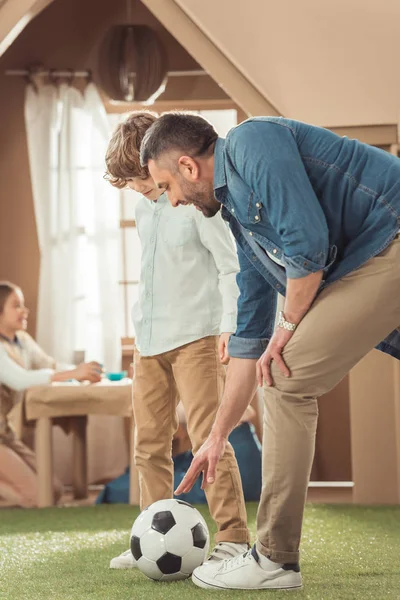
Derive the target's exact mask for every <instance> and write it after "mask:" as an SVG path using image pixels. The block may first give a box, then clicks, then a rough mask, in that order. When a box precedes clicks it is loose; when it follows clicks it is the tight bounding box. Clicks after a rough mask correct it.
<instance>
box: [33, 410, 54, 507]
mask: <svg viewBox="0 0 400 600" xmlns="http://www.w3.org/2000/svg"><path fill="white" fill-rule="evenodd" d="M35 449H36V461H37V476H38V499H37V502H38V506H39V508H44V507H45V506H53V505H54V490H53V443H52V420H51V419H49V418H48V417H42V418H40V419H38V420H37V421H36V439H35Z"/></svg>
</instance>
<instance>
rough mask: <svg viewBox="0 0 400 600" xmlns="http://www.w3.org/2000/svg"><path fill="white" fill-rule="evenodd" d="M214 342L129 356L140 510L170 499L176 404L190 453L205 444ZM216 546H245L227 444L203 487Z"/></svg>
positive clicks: (213, 386)
mask: <svg viewBox="0 0 400 600" xmlns="http://www.w3.org/2000/svg"><path fill="white" fill-rule="evenodd" d="M217 347H218V338H217V337H214V336H213V337H206V338H202V339H200V340H197V341H195V342H192V343H190V344H186V345H185V346H181V347H180V348H177V349H175V350H171V351H169V352H164V353H163V354H159V355H157V356H150V357H142V356H140V354H139V352H137V351H135V365H134V366H135V373H134V382H133V410H134V416H135V426H136V427H135V430H136V435H135V464H136V466H137V468H138V471H139V482H140V505H141V508H142V509H143V508H145V507H146V506H148V505H149V504H152V503H153V502H156V501H157V500H162V499H164V498H172V496H173V481H174V476H173V462H172V438H173V436H174V433H175V431H176V430H177V428H178V419H177V415H176V406H177V400H178V397H179V399H180V400H181V402H182V404H183V406H184V409H185V413H186V419H187V427H188V434H189V437H190V440H191V443H192V448H193V452H196V451H197V450H198V449H199V447H200V446H201V445H202V443H203V442H204V441H205V440H206V438H207V436H208V434H209V433H210V430H211V427H212V425H213V422H214V419H215V414H216V412H217V408H218V405H219V403H220V401H221V397H222V391H223V378H224V369H223V366H222V365H221V364H220V362H219V359H218V348H217ZM205 493H206V496H207V501H208V505H209V509H210V513H211V516H212V517H213V519H214V520H215V521H216V523H217V527H218V533H217V536H216V541H217V542H221V541H225V542H242V543H244V542H247V541H248V540H249V532H248V530H247V518H246V507H245V503H244V497H243V490H242V483H241V479H240V474H239V469H238V465H237V462H236V458H235V455H234V452H233V449H232V447H231V445H230V444H228V445H227V448H226V451H225V454H224V456H223V458H222V460H221V461H220V463H219V465H218V468H217V476H216V482H215V483H214V484H213V485H210V486H206V488H205Z"/></svg>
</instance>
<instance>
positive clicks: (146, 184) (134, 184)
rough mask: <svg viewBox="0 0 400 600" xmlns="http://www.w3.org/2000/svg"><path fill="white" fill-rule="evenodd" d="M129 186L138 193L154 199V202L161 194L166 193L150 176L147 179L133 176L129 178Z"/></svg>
mask: <svg viewBox="0 0 400 600" xmlns="http://www.w3.org/2000/svg"><path fill="white" fill-rule="evenodd" d="M127 186H128V188H130V189H131V190H134V191H135V192H138V194H143V196H145V197H146V198H148V200H152V202H157V200H158V199H159V197H160V196H161V194H163V193H164V190H163V189H160V188H158V187H157V186H156V184H155V183H154V180H153V178H152V177H150V176H149V177H147V179H142V178H141V177H132V178H131V179H128V180H127Z"/></svg>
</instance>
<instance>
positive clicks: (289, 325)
mask: <svg viewBox="0 0 400 600" xmlns="http://www.w3.org/2000/svg"><path fill="white" fill-rule="evenodd" d="M278 327H282V329H287V330H288V331H294V330H295V329H296V327H297V325H295V324H294V323H290V322H289V321H286V319H285V315H284V314H283V311H282V310H281V311H280V312H279V318H278Z"/></svg>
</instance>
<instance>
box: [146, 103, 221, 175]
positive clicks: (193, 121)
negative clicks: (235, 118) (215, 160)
mask: <svg viewBox="0 0 400 600" xmlns="http://www.w3.org/2000/svg"><path fill="white" fill-rule="evenodd" d="M217 138H218V134H217V132H216V131H215V129H214V127H213V126H212V125H211V123H209V122H208V121H207V119H204V117H200V116H199V115H196V114H192V113H185V112H169V113H164V114H163V115H161V117H159V118H158V119H157V121H155V122H154V123H153V125H152V126H151V127H150V128H149V129H148V131H147V133H146V135H145V136H144V139H143V142H142V146H141V150H140V163H141V165H142V167H146V166H147V165H148V163H149V160H157V159H158V158H160V156H161V155H164V154H167V153H169V152H173V151H177V152H180V153H181V154H185V155H187V156H190V157H192V158H196V157H200V156H205V155H207V154H210V153H211V151H212V149H213V144H214V143H215V141H216V140H217Z"/></svg>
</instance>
